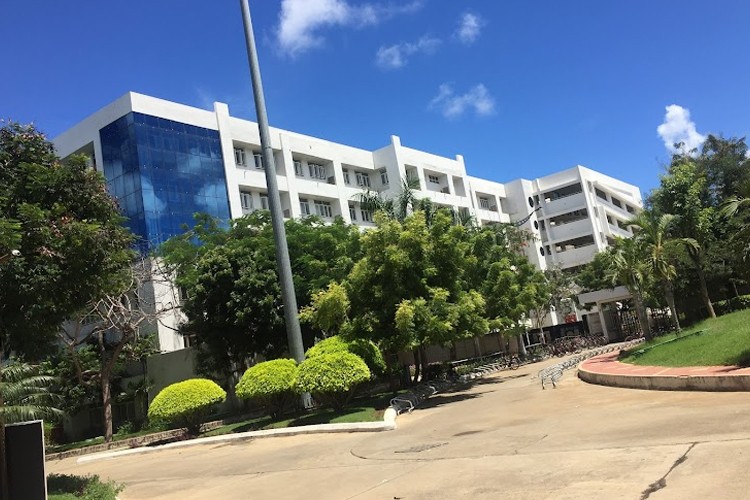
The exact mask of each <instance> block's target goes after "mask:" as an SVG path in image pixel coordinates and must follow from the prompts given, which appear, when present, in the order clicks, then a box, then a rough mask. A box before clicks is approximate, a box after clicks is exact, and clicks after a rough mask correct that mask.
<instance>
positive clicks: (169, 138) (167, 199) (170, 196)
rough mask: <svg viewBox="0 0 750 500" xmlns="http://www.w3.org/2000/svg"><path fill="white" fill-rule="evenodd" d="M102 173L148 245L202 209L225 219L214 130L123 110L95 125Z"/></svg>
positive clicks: (223, 185)
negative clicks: (115, 117) (105, 122)
mask: <svg viewBox="0 0 750 500" xmlns="http://www.w3.org/2000/svg"><path fill="white" fill-rule="evenodd" d="M100 137H101V143H102V156H103V158H102V159H103V167H104V175H105V177H106V178H107V182H108V185H109V189H110V192H111V193H112V194H113V195H114V196H115V198H116V199H117V200H118V203H119V204H120V208H121V210H122V212H123V215H125V216H126V217H127V218H128V222H127V226H128V227H129V228H130V229H131V230H132V231H133V232H134V233H135V234H136V235H138V236H139V237H140V238H141V241H140V244H139V247H140V248H141V250H144V251H145V250H148V249H151V248H154V247H156V246H158V245H159V244H161V243H163V242H164V241H166V240H167V239H169V238H170V237H172V236H174V235H177V234H181V233H182V232H183V229H182V227H183V225H187V226H189V227H192V226H193V224H194V219H193V215H194V214H195V213H197V212H203V213H207V214H209V215H211V216H213V217H216V218H218V219H219V220H221V221H223V222H225V223H226V221H228V220H229V217H230V215H229V200H228V196H227V185H226V180H225V178H224V162H223V159H222V155H221V147H220V143H219V133H218V132H217V131H216V130H211V129H206V128H201V127H195V126H192V125H187V124H184V123H179V122H175V121H171V120H166V119H164V118H157V117H154V116H149V115H144V114H141V113H128V114H127V115H125V116H123V117H122V118H120V119H118V120H116V121H114V122H112V123H111V124H109V125H107V126H106V127H104V128H102V129H101V130H100Z"/></svg>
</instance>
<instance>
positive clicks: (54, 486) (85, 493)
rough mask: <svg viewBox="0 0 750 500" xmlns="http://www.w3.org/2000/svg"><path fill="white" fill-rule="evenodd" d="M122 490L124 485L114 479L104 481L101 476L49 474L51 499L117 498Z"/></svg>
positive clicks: (48, 485)
mask: <svg viewBox="0 0 750 500" xmlns="http://www.w3.org/2000/svg"><path fill="white" fill-rule="evenodd" d="M122 490H123V486H122V485H119V484H117V483H115V482H114V481H108V482H106V483H103V482H102V481H101V480H100V479H99V476H85V477H83V476H72V475H68V474H50V475H49V476H47V492H48V494H49V495H48V498H49V500H81V499H84V500H115V499H116V498H117V494H118V493H120V492H121V491H122Z"/></svg>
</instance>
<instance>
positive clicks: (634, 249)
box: [605, 238, 652, 340]
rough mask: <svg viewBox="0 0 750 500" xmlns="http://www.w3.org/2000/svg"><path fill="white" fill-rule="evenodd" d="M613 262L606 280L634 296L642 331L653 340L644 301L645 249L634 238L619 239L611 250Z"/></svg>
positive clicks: (646, 268) (645, 276)
mask: <svg viewBox="0 0 750 500" xmlns="http://www.w3.org/2000/svg"><path fill="white" fill-rule="evenodd" d="M611 257H612V258H611V260H610V262H609V269H608V270H607V273H606V275H605V278H606V279H607V280H608V281H610V282H611V283H612V286H615V285H617V284H624V285H625V286H626V287H627V289H628V291H629V292H630V294H631V295H632V296H633V302H634V303H635V311H636V314H637V315H638V322H639V323H640V324H641V331H642V332H643V335H644V336H645V337H646V340H650V339H651V338H652V335H651V326H650V325H649V323H648V316H647V314H646V305H645V302H644V301H643V290H644V288H645V284H646V279H647V276H648V273H649V270H650V269H649V266H648V265H647V264H646V262H645V259H644V258H643V248H642V245H641V244H640V242H639V241H637V240H636V239H634V238H618V239H617V240H616V243H615V246H614V248H613V249H612V250H611Z"/></svg>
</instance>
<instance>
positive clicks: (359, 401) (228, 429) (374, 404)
mask: <svg viewBox="0 0 750 500" xmlns="http://www.w3.org/2000/svg"><path fill="white" fill-rule="evenodd" d="M395 395H396V394H395V393H391V392H387V393H380V394H375V395H372V396H367V397H362V398H355V399H354V400H353V401H352V402H351V403H350V404H349V406H347V407H346V408H344V409H343V410H341V411H333V410H330V409H315V410H312V411H308V412H299V413H295V414H293V415H287V416H284V417H282V418H279V419H276V420H274V419H272V418H271V417H259V418H254V419H250V420H245V421H243V422H237V423H234V424H228V425H223V426H221V427H219V428H217V429H213V430H211V431H208V432H206V433H204V434H202V435H201V436H204V437H207V436H221V435H224V434H232V433H238V432H249V431H259V430H265V429H279V428H283V427H299V426H303V425H316V424H343V423H352V422H376V421H378V420H382V419H383V413H384V412H385V409H386V408H387V407H388V405H389V404H390V401H391V398H393V397H394V396H395Z"/></svg>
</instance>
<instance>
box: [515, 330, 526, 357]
mask: <svg viewBox="0 0 750 500" xmlns="http://www.w3.org/2000/svg"><path fill="white" fill-rule="evenodd" d="M523 336H524V334H523V333H521V334H519V335H516V342H518V354H520V355H521V356H524V357H525V356H526V343H525V342H524V339H523Z"/></svg>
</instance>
